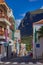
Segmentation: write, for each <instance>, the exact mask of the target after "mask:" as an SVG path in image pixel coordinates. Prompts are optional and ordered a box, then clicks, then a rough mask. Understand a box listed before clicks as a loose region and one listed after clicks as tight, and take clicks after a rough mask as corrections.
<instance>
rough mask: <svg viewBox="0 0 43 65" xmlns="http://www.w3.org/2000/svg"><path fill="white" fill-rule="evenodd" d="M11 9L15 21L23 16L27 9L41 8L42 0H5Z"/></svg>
mask: <svg viewBox="0 0 43 65" xmlns="http://www.w3.org/2000/svg"><path fill="white" fill-rule="evenodd" d="M5 1H6V3H7V4H8V6H9V7H10V8H11V9H12V10H13V14H14V16H15V19H16V21H17V23H19V22H20V20H21V19H22V18H23V17H24V16H25V13H26V12H28V11H33V10H36V9H39V8H41V7H42V8H43V0H5Z"/></svg>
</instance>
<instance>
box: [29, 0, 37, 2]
mask: <svg viewBox="0 0 43 65" xmlns="http://www.w3.org/2000/svg"><path fill="white" fill-rule="evenodd" d="M29 1H30V2H33V1H37V0H29Z"/></svg>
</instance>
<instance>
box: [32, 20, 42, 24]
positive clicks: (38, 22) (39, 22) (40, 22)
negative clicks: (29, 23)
mask: <svg viewBox="0 0 43 65" xmlns="http://www.w3.org/2000/svg"><path fill="white" fill-rule="evenodd" d="M33 24H43V19H41V20H40V21H37V22H35V23H33Z"/></svg>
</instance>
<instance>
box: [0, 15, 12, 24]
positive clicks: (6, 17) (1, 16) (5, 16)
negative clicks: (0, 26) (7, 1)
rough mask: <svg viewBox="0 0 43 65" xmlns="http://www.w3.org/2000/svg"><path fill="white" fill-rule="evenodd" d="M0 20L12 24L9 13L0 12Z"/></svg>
mask: <svg viewBox="0 0 43 65" xmlns="http://www.w3.org/2000/svg"><path fill="white" fill-rule="evenodd" d="M0 21H2V22H5V23H7V24H8V25H11V23H10V20H9V18H8V16H7V15H5V14H0Z"/></svg>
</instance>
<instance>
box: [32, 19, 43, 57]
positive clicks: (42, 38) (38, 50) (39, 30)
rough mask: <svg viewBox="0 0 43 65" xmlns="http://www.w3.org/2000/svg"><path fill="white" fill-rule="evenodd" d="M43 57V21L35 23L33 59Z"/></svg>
mask: <svg viewBox="0 0 43 65" xmlns="http://www.w3.org/2000/svg"><path fill="white" fill-rule="evenodd" d="M42 57H43V19H42V20H40V21H38V22H35V23H33V58H42Z"/></svg>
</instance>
